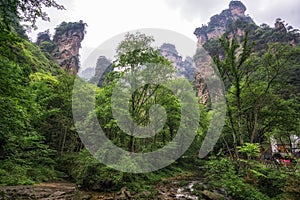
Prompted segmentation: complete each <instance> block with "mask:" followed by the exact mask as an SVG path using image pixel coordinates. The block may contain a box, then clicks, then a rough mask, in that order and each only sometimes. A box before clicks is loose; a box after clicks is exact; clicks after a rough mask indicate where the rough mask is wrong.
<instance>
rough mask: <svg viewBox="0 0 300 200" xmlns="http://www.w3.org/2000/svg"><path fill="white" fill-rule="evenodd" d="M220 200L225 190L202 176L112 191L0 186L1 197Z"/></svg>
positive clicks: (8, 199)
mask: <svg viewBox="0 0 300 200" xmlns="http://www.w3.org/2000/svg"><path fill="white" fill-rule="evenodd" d="M16 199H18V200H23V199H24V200H25V199H26V200H27V199H30V200H31V199H32V200H36V199H40V200H96V199H103V200H122V199H124V200H125V199H134V200H135V199H155V200H174V199H175V200H176V199H177V200H203V199H206V200H207V199H208V200H209V199H211V200H219V199H228V200H230V198H228V197H226V192H225V191H224V190H218V191H217V190H212V189H211V188H209V186H208V185H206V184H204V183H203V180H201V179H195V178H186V179H166V180H162V181H161V182H160V183H158V184H157V185H156V186H155V191H142V192H139V193H134V192H130V191H129V190H128V189H127V188H126V187H124V188H122V189H121V190H120V191H119V192H115V193H99V192H93V191H82V190H78V189H77V187H76V185H75V184H73V183H69V182H56V183H55V182H54V183H41V184H37V185H32V186H5V187H0V200H16Z"/></svg>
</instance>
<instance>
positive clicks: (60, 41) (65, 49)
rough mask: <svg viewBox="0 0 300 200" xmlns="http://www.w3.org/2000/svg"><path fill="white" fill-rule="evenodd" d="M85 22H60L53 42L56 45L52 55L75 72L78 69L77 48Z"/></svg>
mask: <svg viewBox="0 0 300 200" xmlns="http://www.w3.org/2000/svg"><path fill="white" fill-rule="evenodd" d="M85 26H86V24H85V23H83V22H82V21H80V22H69V23H66V22H62V23H61V24H60V25H59V26H58V27H57V28H56V29H55V35H54V37H53V42H54V43H55V44H56V45H57V48H56V49H55V50H56V51H55V52H54V54H53V56H54V58H55V59H56V60H57V61H58V63H59V64H60V66H61V67H62V68H63V69H65V70H68V71H70V72H71V73H72V74H77V72H78V70H79V49H80V48H81V42H82V40H83V39H84V34H85Z"/></svg>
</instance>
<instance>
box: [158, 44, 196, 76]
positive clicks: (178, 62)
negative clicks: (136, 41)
mask: <svg viewBox="0 0 300 200" xmlns="http://www.w3.org/2000/svg"><path fill="white" fill-rule="evenodd" d="M159 49H160V52H161V54H162V55H163V56H164V57H165V58H167V59H168V60H169V61H171V62H172V64H173V65H174V67H175V68H176V70H177V76H178V77H185V78H187V79H189V80H190V81H193V80H194V73H195V66H194V64H193V59H192V58H191V57H186V58H183V57H182V56H181V55H180V54H179V53H178V51H177V49H176V47H175V45H174V44H170V43H164V44H162V45H161V47H160V48H159Z"/></svg>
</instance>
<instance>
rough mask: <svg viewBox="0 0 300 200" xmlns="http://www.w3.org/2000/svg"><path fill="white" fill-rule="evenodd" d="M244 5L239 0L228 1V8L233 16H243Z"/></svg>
mask: <svg viewBox="0 0 300 200" xmlns="http://www.w3.org/2000/svg"><path fill="white" fill-rule="evenodd" d="M246 9H247V8H246V6H245V5H244V4H243V3H242V2H240V1H231V2H230V3H229V10H230V12H231V14H232V15H233V16H235V15H236V16H239V17H243V16H245V11H246Z"/></svg>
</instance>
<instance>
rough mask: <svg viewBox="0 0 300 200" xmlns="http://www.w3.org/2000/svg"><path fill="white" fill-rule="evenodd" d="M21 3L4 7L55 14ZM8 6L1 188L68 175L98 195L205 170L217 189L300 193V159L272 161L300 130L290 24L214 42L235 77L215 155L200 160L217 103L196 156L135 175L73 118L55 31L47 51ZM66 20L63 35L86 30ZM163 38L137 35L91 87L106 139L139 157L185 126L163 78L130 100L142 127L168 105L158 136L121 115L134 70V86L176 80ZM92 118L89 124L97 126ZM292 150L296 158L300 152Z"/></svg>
mask: <svg viewBox="0 0 300 200" xmlns="http://www.w3.org/2000/svg"><path fill="white" fill-rule="evenodd" d="M11 2H13V4H11V5H10V4H9V5H8V4H7V3H5V2H4V3H2V2H1V3H0V5H1V6H3V5H4V6H6V8H8V7H9V9H11V11H12V13H13V14H14V15H15V17H16V18H17V19H22V18H24V17H25V18H24V20H26V19H27V20H32V22H33V24H34V23H35V20H36V17H40V16H42V17H45V15H44V14H42V13H40V9H41V7H40V5H36V4H35V3H36V2H37V1H11ZM43 2H44V3H45V6H54V7H57V8H62V7H60V6H59V5H58V4H56V3H55V2H54V1H43ZM8 3H9V2H8ZM27 3H32V5H31V4H30V5H31V6H30V7H29V10H27V11H26V12H25V13H24V14H25V15H24V16H23V17H22V15H21V14H22V13H21V12H24V10H22V8H23V7H24V6H25V7H26V6H27ZM36 6H37V7H36ZM9 9H8V10H7V11H10V10H9ZM5 12H6V11H5V10H4V9H3V7H1V10H0V22H1V23H0V52H1V54H0V60H1V62H0V69H1V70H0V116H1V119H0V185H18V184H22V185H23V184H33V183H37V182H42V181H49V180H55V179H60V178H64V179H69V180H71V181H73V182H76V184H77V185H78V186H80V187H83V188H85V189H90V190H97V191H118V190H120V189H121V188H122V187H124V186H126V187H128V188H129V189H130V190H153V187H154V185H155V184H156V183H158V182H159V181H162V179H163V178H165V177H170V176H177V175H178V174H183V173H184V172H186V171H190V170H192V171H193V173H199V171H200V167H201V168H204V169H205V175H204V177H201V178H204V179H205V181H206V182H209V184H210V185H211V190H214V189H216V188H223V189H224V190H226V192H227V194H228V196H230V197H232V198H233V199H299V198H300V194H299V191H300V188H299V185H300V174H299V170H300V169H299V165H296V164H295V163H291V164H290V165H288V166H285V165H283V164H281V163H276V162H275V161H276V160H264V159H263V158H264V156H265V155H266V154H267V153H266V152H268V151H267V150H268V148H270V138H276V139H278V140H279V141H283V142H289V143H291V141H290V140H291V139H290V135H296V136H299V132H300V123H299V119H300V116H299V115H300V114H299V111H300V103H299V100H300V99H299V91H300V90H299V88H300V85H299V83H300V81H299V75H298V74H299V63H300V60H299V57H300V46H299V44H298V43H299V41H298V40H299V32H298V31H297V30H296V29H293V28H292V27H286V25H285V24H284V22H283V21H282V20H281V19H277V20H276V24H277V25H276V28H275V29H274V28H270V27H268V26H267V25H262V26H260V27H256V26H255V29H252V28H253V27H254V25H253V24H252V23H250V24H245V23H244V22H236V23H233V24H232V27H229V28H231V31H233V32H234V30H236V29H237V28H242V29H246V30H247V29H249V33H248V34H245V36H244V37H229V36H228V35H225V36H224V37H222V38H220V39H217V40H210V41H208V42H207V43H206V44H205V45H204V47H205V48H206V49H207V50H208V51H209V53H210V54H211V55H212V57H213V60H214V63H215V65H216V67H217V68H218V70H219V71H220V77H221V78H222V80H223V81H224V83H225V87H226V102H227V115H226V123H225V126H224V129H223V132H222V135H221V138H220V140H219V141H218V143H217V145H216V146H215V147H214V150H213V152H211V154H210V156H209V157H207V158H206V159H204V161H203V160H202V161H201V162H200V161H199V159H198V158H197V154H198V150H199V147H200V145H201V142H202V140H203V138H204V137H205V133H206V131H207V128H208V124H209V121H210V116H211V114H212V111H211V110H210V107H209V104H208V105H199V108H198V110H197V111H198V112H199V113H200V119H199V129H198V131H197V134H196V137H195V139H194V142H193V143H192V145H191V146H190V148H189V149H188V150H187V152H186V153H185V154H184V155H183V156H182V157H181V158H180V159H178V160H177V161H176V162H174V163H173V164H172V165H171V166H169V167H166V168H164V169H161V170H159V171H156V172H152V173H145V174H131V173H125V172H120V171H117V170H114V169H112V168H110V167H109V166H105V165H103V164H101V163H99V162H98V161H97V159H95V158H94V157H92V156H91V155H90V154H89V152H88V151H87V149H86V148H85V147H84V144H83V143H82V142H81V140H80V138H79V135H78V133H77V132H76V129H75V125H74V122H73V116H72V89H73V83H74V79H75V76H74V75H71V74H69V73H68V72H65V71H63V70H61V69H60V67H59V65H58V64H57V63H56V62H55V61H54V59H53V58H52V57H51V55H50V54H49V52H52V51H53V48H55V47H53V44H52V43H51V42H50V38H49V37H48V36H47V32H45V33H43V34H40V35H39V37H44V38H43V39H42V40H43V44H39V45H40V46H39V47H38V46H36V45H34V44H32V43H31V42H29V41H28V40H27V39H26V35H24V32H22V31H20V29H18V28H17V27H19V28H20V26H16V25H14V24H13V23H11V22H10V21H7V20H8V19H7V18H6V17H4V16H6V15H5ZM26 17H27V18H26ZM28 17H29V18H28ZM12 19H13V18H12ZM17 21H18V20H17ZM62 25H63V26H61V27H60V28H58V29H57V30H56V31H57V32H58V33H60V34H62V33H63V31H64V30H66V29H68V28H69V27H72V26H74V25H76V26H77V25H78V26H79V28H83V29H84V28H85V24H84V23H83V22H80V23H79V24H77V23H66V22H63V23H62ZM11 27H14V28H11ZM251 27H252V28H251ZM285 27H286V28H285ZM250 30H252V31H250ZM229 32H230V29H229ZM153 41H154V38H152V37H150V36H147V35H144V34H142V33H136V34H127V35H126V36H125V38H124V40H123V41H122V42H121V43H120V44H119V46H118V47H117V49H116V57H115V60H113V62H112V63H110V61H108V60H106V59H104V58H103V59H104V60H102V61H101V60H99V62H100V61H101V62H102V64H103V65H105V66H107V67H109V70H107V71H106V72H105V78H104V77H100V78H101V79H98V80H97V77H93V80H92V81H91V82H93V83H96V84H95V85H92V84H90V83H87V84H88V86H89V87H93V88H95V94H96V95H95V102H96V107H95V113H96V115H97V118H98V121H99V124H100V126H101V127H102V128H103V130H104V131H105V133H106V136H107V137H108V138H109V139H110V140H111V141H112V142H113V143H114V144H115V145H116V146H118V147H120V148H122V149H124V150H126V151H128V152H131V153H135V152H150V151H154V150H157V149H160V148H162V147H163V146H165V145H166V144H169V143H170V142H171V141H172V139H173V138H174V137H175V135H176V133H177V131H178V127H179V125H180V119H181V113H180V109H181V105H180V102H179V100H178V99H177V98H176V95H174V94H173V93H172V92H171V91H170V90H169V89H168V88H166V87H163V86H161V85H159V84H145V85H143V86H141V87H138V88H137V89H136V90H135V91H133V92H132V93H131V94H130V99H129V102H128V110H129V112H130V115H131V117H132V118H133V120H134V122H135V123H136V124H138V125H141V126H145V125H147V124H148V123H149V122H151V118H150V116H151V107H152V106H153V105H155V104H160V105H161V106H163V107H164V108H165V111H166V115H167V120H166V123H165V124H164V126H163V127H162V129H161V130H159V131H157V133H156V134H155V135H154V136H153V137H148V138H135V137H134V136H133V132H132V133H131V134H130V133H129V134H125V133H124V131H123V130H122V129H121V128H120V127H119V126H118V122H117V121H116V120H115V119H114V117H113V113H112V106H111V96H112V93H113V89H114V87H115V86H116V84H117V83H118V81H119V80H120V77H122V76H123V75H124V74H125V73H134V74H135V75H136V76H134V77H133V78H132V79H131V80H130V81H127V82H125V83H126V84H128V85H130V84H131V85H134V84H135V81H137V78H139V76H140V75H142V74H143V73H148V75H149V74H151V76H155V77H156V78H157V79H159V80H160V79H164V80H167V79H173V78H174V68H173V66H172V64H171V63H170V62H169V61H168V60H167V59H166V58H164V57H163V56H162V55H161V54H160V53H159V51H158V49H155V48H153V47H152V46H151V44H152V42H153ZM149 63H150V64H149ZM112 69H118V70H114V71H112ZM98 78H99V77H98ZM135 79H136V80H135ZM97 81H101V84H97ZM97 85H98V86H97ZM82 90H84V88H82ZM190 98H195V97H190ZM82 104H83V106H84V101H83V102H82ZM123 111H124V110H122V108H119V110H117V112H120V113H122V112H123ZM91 115H92V113H91ZM89 120H91V119H90V118H87V119H85V121H84V123H86V124H87V125H89V123H90V121H89ZM286 151H287V150H286ZM268 154H271V152H269V153H268ZM286 154H287V155H288V156H290V157H292V158H295V159H296V156H297V155H296V153H295V152H294V151H290V152H286ZM298 161H299V160H298ZM127 162H128V163H129V165H128V166H129V167H135V166H134V165H135V163H130V162H131V161H130V160H128V161H127ZM197 176H199V174H197ZM199 196H200V195H199Z"/></svg>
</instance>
